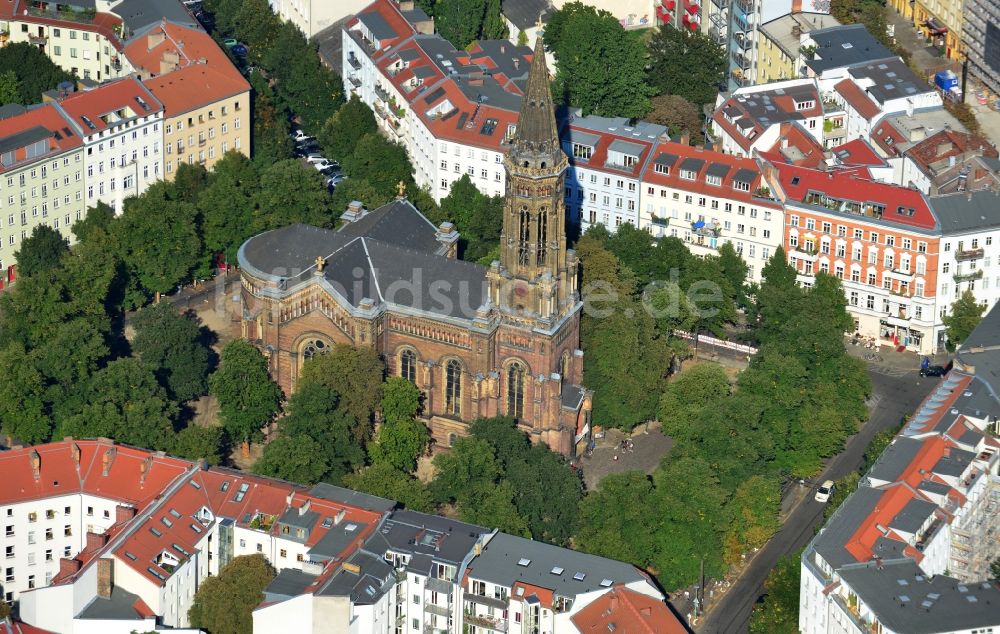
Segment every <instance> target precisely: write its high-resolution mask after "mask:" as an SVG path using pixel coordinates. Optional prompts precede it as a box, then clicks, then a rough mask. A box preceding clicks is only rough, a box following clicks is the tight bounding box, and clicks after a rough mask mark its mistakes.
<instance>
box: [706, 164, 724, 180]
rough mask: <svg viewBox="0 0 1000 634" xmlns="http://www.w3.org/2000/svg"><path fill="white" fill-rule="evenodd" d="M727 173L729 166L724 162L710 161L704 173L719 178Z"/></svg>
mask: <svg viewBox="0 0 1000 634" xmlns="http://www.w3.org/2000/svg"><path fill="white" fill-rule="evenodd" d="M728 173H729V166H728V165H726V164H725V163H712V164H711V165H709V166H708V170H706V171H705V174H706V175H708V176H718V177H719V178H723V177H725V175H726V174H728Z"/></svg>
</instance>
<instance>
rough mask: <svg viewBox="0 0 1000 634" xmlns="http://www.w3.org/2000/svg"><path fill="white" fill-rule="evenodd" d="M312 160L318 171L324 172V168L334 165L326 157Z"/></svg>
mask: <svg viewBox="0 0 1000 634" xmlns="http://www.w3.org/2000/svg"><path fill="white" fill-rule="evenodd" d="M311 162H312V166H313V167H315V168H316V171H317V172H322V171H323V170H326V169H330V168H331V167H333V163H331V162H330V161H328V160H326V159H323V160H322V161H314V162H313V161H311Z"/></svg>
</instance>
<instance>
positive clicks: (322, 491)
mask: <svg viewBox="0 0 1000 634" xmlns="http://www.w3.org/2000/svg"><path fill="white" fill-rule="evenodd" d="M309 495H312V496H315V497H318V498H323V499H324V500H330V501H331V502H340V503H341V504H347V505H349V506H356V507H358V508H363V509H365V510H368V511H381V512H386V511H391V510H392V509H394V508H396V501H395V500H389V499H387V498H380V497H378V496H375V495H369V494H367V493H361V492H360V491H352V490H350V489H345V488H343V487H338V486H334V485H332V484H327V483H326V482H320V483H319V484H316V485H315V486H313V488H311V489H309Z"/></svg>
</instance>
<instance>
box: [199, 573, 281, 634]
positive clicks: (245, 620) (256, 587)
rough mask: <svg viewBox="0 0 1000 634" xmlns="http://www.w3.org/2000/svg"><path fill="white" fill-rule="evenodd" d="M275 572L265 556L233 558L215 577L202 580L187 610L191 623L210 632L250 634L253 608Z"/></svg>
mask: <svg viewBox="0 0 1000 634" xmlns="http://www.w3.org/2000/svg"><path fill="white" fill-rule="evenodd" d="M274 575H275V572H274V568H272V567H271V564H269V563H267V559H266V558H265V557H264V555H260V554H256V555H244V556H242V557H236V558H235V559H233V560H232V561H231V562H229V564H228V565H226V567H225V568H223V569H222V570H221V571H220V572H219V575H218V576H216V577H208V578H207V579H205V580H204V581H202V583H201V586H200V587H199V588H198V591H197V592H196V593H195V595H194V601H193V602H192V604H191V609H190V610H188V619H190V621H191V626H192V627H196V628H202V629H204V630H208V631H209V632H211V633H212V634H251V633H252V632H253V617H252V614H253V610H254V608H256V607H257V605H258V604H259V603H260V602H261V601H262V600H263V598H264V588H266V587H267V586H268V584H270V583H271V581H272V580H273V579H274Z"/></svg>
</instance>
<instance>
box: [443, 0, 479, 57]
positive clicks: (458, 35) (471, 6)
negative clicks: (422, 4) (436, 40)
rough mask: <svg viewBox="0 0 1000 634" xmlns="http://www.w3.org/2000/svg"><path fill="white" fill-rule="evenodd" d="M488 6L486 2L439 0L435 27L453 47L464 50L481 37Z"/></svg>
mask: <svg viewBox="0 0 1000 634" xmlns="http://www.w3.org/2000/svg"><path fill="white" fill-rule="evenodd" d="M486 4H487V3H486V0H438V2H437V5H436V6H435V7H434V26H435V27H437V31H438V33H440V34H441V37H443V38H444V39H446V40H448V41H449V42H451V45H452V46H454V47H456V48H459V49H464V48H466V47H467V46H469V45H470V44H472V43H473V42H474V41H476V39H477V38H478V37H479V34H480V32H481V30H482V27H483V18H484V17H485V15H486Z"/></svg>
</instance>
